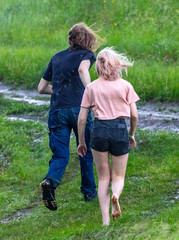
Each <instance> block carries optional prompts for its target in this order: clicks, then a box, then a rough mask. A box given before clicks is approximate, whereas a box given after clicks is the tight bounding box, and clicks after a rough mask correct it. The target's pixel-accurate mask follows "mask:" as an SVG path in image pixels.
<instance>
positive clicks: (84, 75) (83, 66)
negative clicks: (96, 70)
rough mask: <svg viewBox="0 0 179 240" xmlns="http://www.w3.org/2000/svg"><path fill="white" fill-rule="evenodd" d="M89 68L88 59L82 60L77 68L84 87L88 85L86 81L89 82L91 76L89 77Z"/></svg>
mask: <svg viewBox="0 0 179 240" xmlns="http://www.w3.org/2000/svg"><path fill="white" fill-rule="evenodd" d="M89 68H90V60H89V59H87V60H83V61H82V62H81V63H80V66H79V68H78V72H79V75H80V78H81V81H82V83H83V85H84V87H86V86H87V85H88V83H90V82H91V78H90V74H89Z"/></svg>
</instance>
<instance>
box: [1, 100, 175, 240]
mask: <svg viewBox="0 0 179 240" xmlns="http://www.w3.org/2000/svg"><path fill="white" fill-rule="evenodd" d="M5 102H6V103H5ZM8 104H9V100H4V104H2V105H8ZM16 104H17V103H16ZM18 104H19V106H18V107H16V106H15V105H14V106H13V105H11V108H12V109H11V111H12V112H13V113H17V114H18V113H19V112H18V109H20V104H22V103H18ZM18 104H17V105H18ZM2 105H1V106H2ZM22 106H23V104H22ZM24 108H27V110H26V113H27V114H29V112H28V111H29V109H30V108H29V107H27V106H24ZM13 109H14V111H13ZM43 111H44V109H43ZM1 112H2V113H3V116H1V117H0V122H1V125H0V152H1V154H0V170H1V171H0V239H2V240H21V239H22V240H24V239H29V240H31V239H32V240H36V239H37V240H39V239H40V240H41V239H42V240H45V239H46V240H57V239H58V240H59V239H63V240H66V239H70V240H76V239H80V240H84V239H85V240H86V239H106V240H108V239H109V240H115V239H121V240H124V239H125V240H130V239H137V240H138V239H139V240H143V239H148V240H149V239H157V240H159V239H160V240H163V239H167V240H177V239H178V236H179V232H178V224H179V219H178V213H179V204H178V201H177V197H178V192H177V191H178V190H177V189H178V184H179V182H178V169H179V166H178V163H177V160H178V156H179V150H178V148H177V147H176V146H178V145H179V136H178V135H177V134H173V133H166V132H150V131H141V130H139V129H138V131H137V134H136V139H137V143H138V147H137V149H135V150H132V151H131V153H130V157H129V162H128V167H127V173H126V181H125V188H124V191H123V194H122V196H121V198H120V204H121V208H122V217H121V218H120V219H118V220H116V221H112V219H111V225H110V226H109V227H102V222H101V213H100V208H99V203H98V200H97V199H96V200H95V201H94V202H91V203H86V202H84V199H83V196H82V194H81V193H80V169H79V164H78V157H77V154H76V144H75V138H74V137H72V138H71V145H70V152H71V158H70V163H69V165H68V167H67V169H66V172H65V175H64V178H63V180H62V184H61V185H60V186H59V187H58V189H57V190H56V199H57V202H58V206H59V208H58V210H57V211H55V212H51V211H49V210H48V209H46V208H45V207H44V205H43V204H42V202H41V192H40V189H39V183H40V182H41V181H42V179H43V177H44V175H45V174H46V172H47V170H48V161H49V159H50V157H51V152H50V150H49V147H48V130H47V126H46V125H43V124H41V123H34V122H31V121H28V122H21V121H15V122H12V121H10V120H7V119H6V115H8V114H9V113H8V112H7V111H5V109H4V110H3V111H1ZM32 112H34V113H37V112H35V111H34V110H33V109H32ZM38 114H39V113H38ZM7 146H8V147H7ZM94 169H95V168H94ZM95 178H96V182H97V174H96V169H95ZM21 214H22V216H21ZM19 215H20V216H21V217H18V216H19Z"/></svg>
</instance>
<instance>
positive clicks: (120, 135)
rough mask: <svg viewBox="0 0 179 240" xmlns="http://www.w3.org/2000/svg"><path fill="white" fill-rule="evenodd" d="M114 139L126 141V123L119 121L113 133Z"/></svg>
mask: <svg viewBox="0 0 179 240" xmlns="http://www.w3.org/2000/svg"><path fill="white" fill-rule="evenodd" d="M114 137H115V141H117V142H127V141H128V131H127V127H126V124H123V123H119V124H118V126H117V129H116V132H115V133H114Z"/></svg>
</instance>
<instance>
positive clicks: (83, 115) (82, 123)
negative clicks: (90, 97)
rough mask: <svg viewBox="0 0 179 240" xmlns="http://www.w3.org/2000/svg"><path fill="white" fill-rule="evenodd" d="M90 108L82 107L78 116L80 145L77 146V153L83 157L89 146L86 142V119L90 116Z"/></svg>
mask: <svg viewBox="0 0 179 240" xmlns="http://www.w3.org/2000/svg"><path fill="white" fill-rule="evenodd" d="M88 112H89V108H84V107H81V110H80V113H79V117H78V141H79V145H78V148H77V153H78V154H79V155H80V156H81V157H83V156H84V155H85V154H86V152H87V147H86V143H85V127H86V119H87V116H88Z"/></svg>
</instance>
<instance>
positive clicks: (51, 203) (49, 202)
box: [40, 182, 57, 211]
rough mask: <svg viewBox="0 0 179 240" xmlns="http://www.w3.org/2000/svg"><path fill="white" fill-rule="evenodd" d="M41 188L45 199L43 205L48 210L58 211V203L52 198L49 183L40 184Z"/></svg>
mask: <svg viewBox="0 0 179 240" xmlns="http://www.w3.org/2000/svg"><path fill="white" fill-rule="evenodd" d="M40 188H41V191H42V198H43V203H44V205H45V207H47V208H48V209H50V210H52V211H55V210H57V203H56V201H55V200H54V199H53V198H52V197H51V193H50V192H51V189H50V186H49V184H48V183H46V182H42V183H41V184H40Z"/></svg>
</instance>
